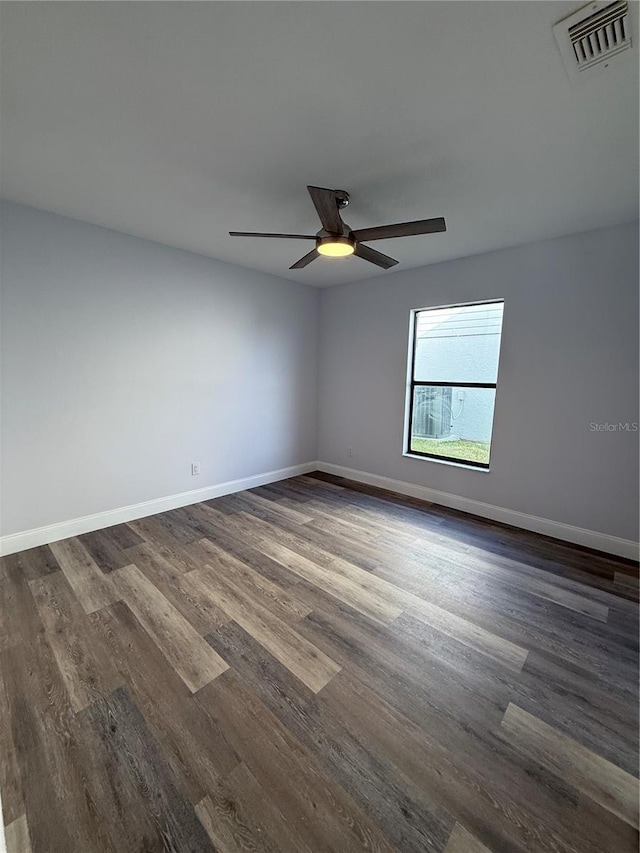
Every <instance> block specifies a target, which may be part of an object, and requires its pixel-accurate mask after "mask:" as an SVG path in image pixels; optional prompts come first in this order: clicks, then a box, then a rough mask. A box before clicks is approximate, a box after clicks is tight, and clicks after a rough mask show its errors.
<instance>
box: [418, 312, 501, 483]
mask: <svg viewBox="0 0 640 853" xmlns="http://www.w3.org/2000/svg"><path fill="white" fill-rule="evenodd" d="M503 306H504V302H503V301H502V300H494V301H492V302H476V303H473V304H471V305H447V306H444V307H442V308H426V309H424V310H421V311H413V312H412V330H411V333H412V341H413V345H412V347H411V367H410V387H409V394H408V410H409V411H408V415H409V416H408V418H407V437H406V442H405V451H406V452H407V453H410V454H412V455H417V456H424V457H426V458H428V459H440V460H444V461H446V462H458V463H463V464H465V465H474V466H475V467H477V468H485V469H488V468H489V455H490V451H491V431H492V428H493V409H494V404H495V398H496V384H497V381H498V361H499V357H500V337H501V334H502V309H503Z"/></svg>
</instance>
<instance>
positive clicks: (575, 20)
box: [553, 0, 637, 79]
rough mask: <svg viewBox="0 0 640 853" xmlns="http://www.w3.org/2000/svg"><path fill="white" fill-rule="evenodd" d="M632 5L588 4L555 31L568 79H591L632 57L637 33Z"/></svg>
mask: <svg viewBox="0 0 640 853" xmlns="http://www.w3.org/2000/svg"><path fill="white" fill-rule="evenodd" d="M636 5H637V4H636V3H634V2H633V0H632V2H631V3H627V2H626V0H617V2H615V3H589V5H588V6H583V7H582V9H579V10H578V11H577V12H574V13H573V14H572V15H569V17H568V18H565V19H564V20H562V21H560V22H559V23H557V24H556V25H555V27H554V28H553V33H554V35H555V37H556V41H557V42H558V47H559V48H560V53H561V54H562V59H563V60H564V64H565V67H566V69H567V72H568V73H569V77H571V78H572V79H577V78H580V77H585V76H586V77H590V76H591V73H590V72H592V71H594V70H595V69H600V70H604V69H606V68H609V67H610V66H611V65H612V64H613V62H614V61H615V62H617V61H618V60H619V59H620V58H624V57H625V54H627V55H628V54H629V51H630V49H631V48H632V46H633V41H632V33H634V32H635V30H634V25H635V21H634V20H633V17H634V15H635V8H634V7H635V6H636Z"/></svg>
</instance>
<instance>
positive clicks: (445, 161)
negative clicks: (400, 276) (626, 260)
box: [0, 0, 638, 287]
mask: <svg viewBox="0 0 640 853" xmlns="http://www.w3.org/2000/svg"><path fill="white" fill-rule="evenodd" d="M580 5H581V3H580V0H578V2H577V3H572V2H569V3H567V2H538V0H534V2H482V0H480V2H477V0H474V1H473V2H446V3H444V2H419V3H417V2H406V3H403V2H362V3H360V2H280V3H278V2H276V3H272V2H234V3H231V2H222V3H215V2H212V3H182V2H175V3H173V2H166V3H165V2H160V3H155V2H145V3H111V2H104V3H102V2H84V3H83V2H79V3H78V2H76V3H65V2H63V3H56V2H47V3H29V2H21V3H6V2H3V3H0V7H1V8H0V27H1V30H2V44H1V56H2V69H1V70H2V75H1V76H2V89H1V97H2V100H1V102H0V105H1V108H2V113H1V118H2V124H1V130H2V139H1V141H2V149H1V153H2V162H1V165H2V195H3V197H5V198H8V199H11V200H14V201H18V202H22V203H24V204H29V205H33V206H34V207H39V208H42V209H44V210H51V211H55V212H57V213H61V214H64V215H66V216H71V217H74V218H76V219H81V220H85V221H87V222H93V223H96V224H99V225H104V226H106V227H108V228H113V229H116V230H118V231H123V232H126V233H129V234H134V235H137V236H140V237H146V238H149V239H151V240H157V241H159V242H161V243H166V244H169V245H172V246H179V247H181V248H184V249H189V250H191V251H194V252H200V253H203V254H205V255H211V256H212V257H215V258H219V259H222V260H224V261H229V262H231V263H235V264H240V265H242V266H246V267H250V268H254V269H257V270H263V271H265V272H269V273H274V274H276V275H279V276H284V277H286V278H290V279H294V280H296V281H301V282H306V283H308V284H312V285H315V286H319V287H322V286H327V285H332V284H337V283H342V282H347V281H353V280H358V279H363V278H368V277H370V276H377V275H391V274H392V272H391V273H390V272H384V271H383V270H380V269H378V268H377V267H374V266H372V265H371V264H368V263H366V262H365V261H362V260H360V259H358V258H353V257H351V258H345V259H340V260H332V259H324V258H322V259H319V260H317V261H315V262H314V263H313V264H311V265H310V266H309V267H307V268H306V269H302V270H293V271H290V270H289V269H288V267H289V266H290V265H291V264H292V263H293V262H294V261H295V260H297V259H298V258H299V257H300V256H301V255H303V254H306V252H307V251H308V249H309V248H310V246H307V244H306V243H303V242H302V241H289V240H287V241H284V240H282V241H276V240H273V241H272V240H259V239H248V238H247V239H244V238H233V237H230V236H229V235H228V233H227V232H228V231H229V230H230V229H231V230H242V231H284V232H296V233H315V231H317V229H318V228H319V223H318V220H317V217H316V214H315V211H314V208H313V206H312V204H311V200H310V199H309V197H308V195H307V192H306V189H305V187H306V185H307V184H316V185H318V186H325V187H332V188H343V189H346V190H348V191H349V192H350V193H351V204H350V206H349V208H348V210H347V211H345V212H344V218H345V219H346V221H347V222H348V223H349V224H350V225H351V227H352V228H354V229H355V228H363V227H368V226H372V225H382V224H387V223H392V222H399V221H405V220H412V219H422V218H428V217H433V216H444V217H445V218H446V220H447V226H448V231H447V232H446V233H445V234H434V235H429V236H419V237H407V238H402V239H398V240H384V241H378V242H376V243H375V244H373V246H374V247H375V248H376V249H379V250H380V251H382V252H385V253H388V254H391V255H393V256H394V257H396V258H398V260H399V261H400V265H399V266H397V267H395V268H394V270H402V269H408V268H411V267H417V266H421V265H424V264H430V263H434V262H437V261H442V260H447V259H450V258H456V257H462V256H465V255H472V254H475V253H478V252H485V251H489V250H492V249H499V248H503V247H507V246H513V245H517V244H521V243H527V242H531V241H534V240H539V239H544V238H549V237H555V236H559V235H562V234H568V233H572V232H576V231H582V230H586V229H590V228H595V227H599V226H606V225H612V224H617V223H620V222H625V221H631V220H633V219H635V218H636V217H637V215H638V67H637V50H635V51H634V53H635V54H636V55H635V56H633V57H630V61H625V62H620V63H619V64H618V66H617V67H613V66H612V67H611V68H610V69H609V70H608V71H607V72H606V73H603V74H599V75H596V76H594V77H593V78H592V79H591V80H589V81H586V82H583V81H580V82H579V83H571V82H570V81H569V78H568V76H567V74H566V72H565V69H564V66H563V64H562V60H561V58H560V53H559V51H558V48H557V46H556V43H555V41H554V38H553V34H552V29H551V28H552V25H553V24H554V23H555V22H556V21H558V20H559V19H561V18H563V17H565V16H566V15H567V14H569V13H570V12H572V11H574V10H575V9H576V8H579V7H580Z"/></svg>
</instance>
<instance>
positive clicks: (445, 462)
mask: <svg viewBox="0 0 640 853" xmlns="http://www.w3.org/2000/svg"><path fill="white" fill-rule="evenodd" d="M402 455H403V456H405V457H406V458H407V459H419V460H420V461H421V462H435V463H436V465H451V466H453V467H454V468H466V470H467V471H481V472H482V473H483V474H488V473H489V472H490V471H491V469H490V468H478V466H477V465H468V464H467V463H466V462H451V460H449V459H434V458H432V457H431V456H420V455H419V454H417V453H408V452H405V453H403V454H402Z"/></svg>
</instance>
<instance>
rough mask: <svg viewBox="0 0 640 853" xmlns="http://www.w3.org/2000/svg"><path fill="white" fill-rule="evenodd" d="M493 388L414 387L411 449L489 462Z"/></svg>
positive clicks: (483, 462) (494, 392) (418, 451)
mask: <svg viewBox="0 0 640 853" xmlns="http://www.w3.org/2000/svg"><path fill="white" fill-rule="evenodd" d="M495 398H496V391H495V388H460V387H456V386H455V385H454V386H448V387H447V386H439V385H438V386H430V385H420V386H417V387H415V388H414V389H413V407H412V410H411V441H410V445H409V450H410V452H414V453H429V454H432V455H434V456H444V457H450V458H453V459H459V460H460V461H461V462H476V463H482V464H485V465H488V464H489V448H490V444H491V431H492V427H493V408H494V403H495Z"/></svg>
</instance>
